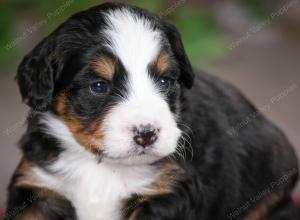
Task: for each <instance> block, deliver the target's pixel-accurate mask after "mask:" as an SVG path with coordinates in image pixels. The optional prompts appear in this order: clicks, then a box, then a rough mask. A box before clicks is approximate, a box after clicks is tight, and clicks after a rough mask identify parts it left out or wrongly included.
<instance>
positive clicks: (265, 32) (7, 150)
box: [0, 0, 300, 207]
mask: <svg viewBox="0 0 300 220" xmlns="http://www.w3.org/2000/svg"><path fill="white" fill-rule="evenodd" d="M127 2H129V3H132V4H135V5H138V6H142V7H144V8H147V9H149V10H150V11H153V12H155V13H158V14H159V15H160V16H161V17H164V18H165V19H169V20H172V21H173V22H174V23H176V25H177V27H178V29H179V30H180V32H181V33H182V37H183V42H184V44H185V47H186V50H187V52H188V55H189V57H190V59H191V60H192V62H193V64H194V65H195V66H197V67H199V68H202V69H204V70H206V71H208V72H210V73H211V74H215V75H217V76H219V77H221V78H223V79H225V80H227V81H229V82H231V83H233V84H234V85H236V86H237V87H238V88H239V89H240V90H241V91H242V92H243V93H244V94H245V95H246V96H247V97H248V98H249V99H250V100H252V102H253V103H254V104H255V105H256V106H257V107H258V108H259V109H261V111H263V114H265V115H266V116H267V117H268V118H269V119H271V120H272V121H273V122H274V123H275V124H277V125H278V126H280V127H281V128H282V129H283V130H284V131H285V133H286V134H287V136H288V137H289V139H290V141H291V142H292V144H293V145H294V146H295V149H296V150H297V154H298V155H300V133H299V132H300V117H299V113H300V103H299V101H300V88H299V87H300V0H284V1H283V0H240V1H238V0H235V1H234V0H215V1H213V0H206V1H204V0H151V1H149V0H140V1H137V0H132V1H127ZM99 3H101V1H99V0H89V1H88V0H52V1H40V0H6V1H5V0H2V1H0V97H1V99H0V102H1V105H0V106H1V107H0V117H1V123H0V144H1V146H0V207H1V206H4V204H5V200H6V187H7V185H8V182H9V179H10V176H11V174H12V173H13V170H14V168H15V167H16V165H17V163H18V160H19V158H20V156H21V155H20V152H19V150H18V148H17V142H18V140H19V138H20V136H21V135H22V133H23V132H24V130H25V125H24V123H25V118H26V114H27V112H28V108H27V107H26V106H25V105H24V104H22V103H21V98H20V95H19V92H18V89H17V86H16V83H15V82H14V75H15V73H16V69H17V65H18V63H19V62H20V61H21V59H22V57H23V56H24V55H25V54H26V53H27V52H29V51H30V50H31V49H32V48H33V47H34V46H35V45H36V44H37V43H38V42H39V41H40V40H41V39H42V38H43V37H45V36H46V35H47V34H49V33H50V32H51V31H53V30H54V29H55V27H57V26H58V25H59V24H60V23H61V22H63V21H64V20H65V19H67V18H68V17H69V16H70V15H72V14H73V13H75V12H77V11H80V10H82V9H86V8H88V7H90V6H93V5H97V4H99ZM250 123H251V122H250ZM253 163H255V161H253ZM298 191H299V190H298Z"/></svg>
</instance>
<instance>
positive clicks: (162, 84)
mask: <svg viewBox="0 0 300 220" xmlns="http://www.w3.org/2000/svg"><path fill="white" fill-rule="evenodd" d="M157 83H158V85H159V88H160V89H161V90H162V91H167V90H168V89H169V88H170V85H171V80H170V79H168V78H166V77H163V78H160V79H159V80H158V82H157Z"/></svg>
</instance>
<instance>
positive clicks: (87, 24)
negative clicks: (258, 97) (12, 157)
mask: <svg viewBox="0 0 300 220" xmlns="http://www.w3.org/2000/svg"><path fill="white" fill-rule="evenodd" d="M121 7H127V8H130V10H133V11H134V12H135V13H137V14H138V15H139V16H141V17H146V18H148V19H149V20H151V22H152V23H153V25H154V27H155V28H158V29H160V30H162V32H163V33H164V34H165V38H166V39H164V41H163V42H162V44H163V46H164V48H165V49H167V50H170V51H171V53H172V54H173V55H174V59H175V63H174V65H173V66H172V71H171V73H170V75H172V74H173V75H172V77H173V78H174V80H173V81H172V86H171V88H170V90H169V91H168V93H167V98H168V104H169V106H170V109H171V111H172V112H173V113H174V114H179V115H180V121H179V122H178V125H179V126H180V127H181V129H182V130H183V131H185V135H186V138H189V139H188V142H185V145H186V146H185V147H186V152H187V157H186V161H182V160H180V159H178V160H177V161H176V162H177V163H178V165H179V166H180V167H181V168H182V169H183V171H184V174H181V175H180V177H179V178H178V180H177V182H176V185H175V187H174V189H173V191H172V192H171V193H169V194H163V195H159V196H156V197H153V198H151V199H150V200H146V201H144V202H140V203H138V204H137V205H136V206H134V208H132V209H130V208H129V209H128V213H127V218H129V216H130V215H131V214H132V213H134V212H135V211H136V210H138V214H137V219H141V220H142V219H149V220H152V219H153V220H183V219H184V220H198V219H202V220H212V219H213V220H225V219H237V220H239V219H244V218H245V217H246V216H249V215H251V213H253V212H254V211H255V210H258V209H259V207H260V206H267V210H268V213H267V214H266V215H267V216H265V218H266V219H270V220H277V219H289V220H295V219H297V218H298V217H297V216H296V215H297V214H296V210H295V207H294V206H293V205H292V203H291V198H290V194H291V191H292V189H293V187H294V185H295V183H296V181H297V179H298V167H297V159H296V157H295V153H294V151H293V149H292V147H291V145H290V144H289V142H288V140H287V139H286V137H285V136H284V134H283V133H282V132H281V131H280V130H279V129H277V128H276V127H275V126H274V125H273V124H272V123H270V122H269V121H267V120H266V119H265V118H264V117H263V116H262V115H261V114H255V116H253V114H254V113H255V112H256V111H257V110H256V108H255V107H254V106H253V105H252V104H250V103H249V102H248V101H247V100H246V99H245V98H244V97H243V96H242V95H241V94H240V93H239V92H238V91H237V90H236V89H235V88H233V87H232V86H230V85H228V84H227V83H225V82H223V81H220V80H219V79H217V78H215V77H213V76H210V75H207V74H205V73H203V72H200V71H197V70H193V69H192V67H191V64H190V62H189V60H188V57H187V55H186V53H185V51H184V48H183V45H182V42H181V38H180V34H179V33H178V31H177V29H176V28H175V26H173V25H172V24H169V23H167V22H165V21H162V20H161V19H159V18H158V17H156V16H154V15H152V14H150V13H149V12H147V11H145V10H142V9H139V8H136V7H131V6H127V5H122V4H114V3H108V4H103V5H101V6H98V7H94V8H91V9H89V10H87V11H83V12H80V13H78V14H76V15H74V16H72V17H71V18H70V19H69V20H68V21H67V22H65V23H64V24H62V25H61V26H60V27H59V28H58V29H57V30H55V31H54V32H53V33H52V34H51V35H50V36H48V37H47V38H46V39H44V40H43V41H42V42H41V43H40V44H39V45H38V46H37V47H36V48H35V49H34V50H33V51H32V52H30V53H29V54H28V55H27V56H25V58H24V60H23V61H22V63H21V64H20V66H19V69H18V73H17V80H18V83H19V87H20V92H21V95H22V98H23V99H24V100H25V101H26V102H27V104H28V105H29V106H30V107H31V108H32V109H33V112H32V113H31V115H30V117H29V121H28V124H29V126H28V131H27V133H26V134H25V135H24V137H23V139H22V141H21V147H22V150H23V155H24V159H25V160H26V161H30V162H31V163H32V164H34V165H35V166H39V167H41V168H43V169H46V170H47V165H48V164H51V163H52V162H53V161H55V159H57V157H58V156H59V154H60V153H61V152H62V151H63V149H62V148H61V147H60V144H59V140H57V139H56V138H54V137H52V136H50V135H48V134H45V133H44V132H43V129H42V125H40V124H39V117H40V113H38V112H43V111H46V110H49V111H52V112H53V113H55V114H57V115H59V112H57V110H56V107H55V106H56V104H57V98H58V97H60V96H61V95H62V94H64V96H65V97H66V99H67V101H68V108H69V111H68V114H70V113H72V114H73V113H74V114H76V115H77V116H78V117H79V118H80V120H81V121H82V123H83V125H84V127H88V126H89V124H91V123H92V122H93V121H94V120H95V119H97V118H98V117H99V115H101V114H103V113H105V111H106V110H107V109H109V108H110V107H111V106H112V105H114V103H116V102H117V101H118V100H119V98H120V96H123V97H126V95H127V88H126V87H125V86H124V85H125V83H124V82H126V79H127V73H126V70H125V68H124V67H123V65H122V63H121V62H120V61H118V60H117V58H115V57H114V58H115V59H116V60H117V67H118V68H117V73H116V75H115V76H114V80H113V81H112V82H110V83H111V84H112V85H111V90H110V91H109V94H106V95H99V96H97V97H95V96H91V95H90V91H89V89H88V87H89V85H90V84H91V83H92V82H94V81H95V80H98V79H99V76H98V75H97V74H95V73H94V72H93V70H92V69H91V63H90V61H91V60H92V58H93V57H94V56H95V55H101V54H103V53H106V54H107V53H109V52H108V51H105V50H104V49H103V48H102V47H101V46H102V45H103V43H104V41H107V40H108V39H105V37H104V36H101V34H99V30H100V29H101V28H103V27H105V26H106V25H107V24H106V21H105V20H104V19H103V17H102V15H101V13H99V11H105V10H107V9H117V8H121ZM110 56H113V55H110ZM149 69H150V70H151V71H152V69H151V67H149ZM151 71H150V72H151ZM154 78H155V77H154ZM154 80H155V79H154ZM193 85H194V86H193ZM115 88H117V89H115ZM188 89H190V90H188ZM178 103H180V106H181V108H179V107H178V105H177V104H178ZM100 106H101V107H100ZM35 111H38V112H35ZM249 117H250V119H249V120H248V123H247V124H246V125H244V126H239V127H238V129H237V125H239V124H240V123H241V122H243V121H245V119H247V118H249ZM190 147H191V148H192V150H189V149H190ZM154 166H155V164H154ZM287 174H290V175H289V176H288V178H286V179H285V180H284V181H281V182H280V183H279V180H281V179H282V177H284V176H286V175H287ZM20 175H22V174H19V173H18V169H17V171H16V174H15V176H14V178H13V179H12V183H11V186H10V188H9V200H8V212H7V213H8V214H9V213H10V212H11V210H14V209H15V208H16V207H18V205H19V203H20V202H21V201H23V200H26V198H28V197H30V196H31V195H32V191H30V189H26V188H20V187H18V186H16V185H17V183H18V181H19V177H20ZM264 190H268V193H266V194H265V195H264V196H262V198H260V199H257V198H256V200H257V201H255V202H253V201H252V200H253V199H254V197H256V196H257V195H258V194H259V193H260V192H262V191H264ZM273 194H274V195H276V196H275V198H272V199H271V200H272V201H266V200H268V198H269V197H270V196H272V195H273ZM277 195H278V196H277ZM138 196H140V195H137V197H138ZM135 199H136V198H135V197H133V198H132V199H131V200H130V201H128V204H127V206H128V207H130V204H131V203H132V201H134V200H135ZM273 200H274V201H273ZM248 203H249V204H250V205H249V206H247V208H245V209H243V210H242V211H241V209H240V207H242V206H243V205H244V204H248ZM30 210H41V212H42V213H43V214H44V215H45V216H48V219H51V220H56V219H70V220H71V219H76V210H74V208H73V206H72V201H67V200H66V199H64V198H62V197H59V198H57V197H56V198H55V199H52V200H51V199H50V200H49V199H47V198H44V197H43V198H38V199H37V200H36V201H35V202H34V204H30ZM58 210H59V211H58ZM237 210H239V211H238V212H237ZM10 219H22V218H18V217H16V216H13V217H12V218H10ZM262 219H264V218H262Z"/></svg>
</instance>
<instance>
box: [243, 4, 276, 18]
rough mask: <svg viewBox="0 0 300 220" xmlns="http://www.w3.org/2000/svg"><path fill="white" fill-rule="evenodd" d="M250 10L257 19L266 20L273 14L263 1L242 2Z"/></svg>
mask: <svg viewBox="0 0 300 220" xmlns="http://www.w3.org/2000/svg"><path fill="white" fill-rule="evenodd" d="M242 3H244V4H245V5H246V6H247V8H248V10H249V11H250V12H251V13H252V14H253V15H254V16H256V17H258V18H261V19H264V18H266V17H268V16H269V14H270V13H271V10H270V6H268V5H267V3H266V1H262V0H246V1H245V0H242Z"/></svg>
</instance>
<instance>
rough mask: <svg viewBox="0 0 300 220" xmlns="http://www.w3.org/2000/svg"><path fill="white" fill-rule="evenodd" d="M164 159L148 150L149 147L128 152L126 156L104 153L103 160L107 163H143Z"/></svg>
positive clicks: (132, 164)
mask: <svg viewBox="0 0 300 220" xmlns="http://www.w3.org/2000/svg"><path fill="white" fill-rule="evenodd" d="M160 159H162V156H160V155H158V154H156V153H153V152H152V151H148V150H147V149H142V150H139V151H134V152H130V153H128V154H127V155H126V156H118V157H114V156H108V155H105V154H103V155H102V161H103V162H107V163H114V164H123V165H131V166H134V165H142V164H152V163H154V162H156V161H158V160H160Z"/></svg>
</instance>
